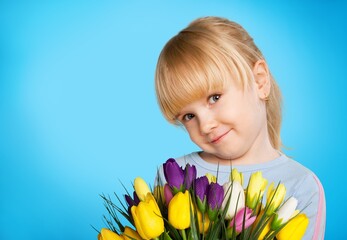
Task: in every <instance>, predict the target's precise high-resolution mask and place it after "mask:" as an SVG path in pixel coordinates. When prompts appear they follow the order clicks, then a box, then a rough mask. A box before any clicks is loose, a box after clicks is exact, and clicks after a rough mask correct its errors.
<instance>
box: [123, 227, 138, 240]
mask: <svg viewBox="0 0 347 240" xmlns="http://www.w3.org/2000/svg"><path fill="white" fill-rule="evenodd" d="M123 238H124V240H142V238H141V237H140V235H139V234H138V233H137V232H136V231H135V230H133V229H131V228H130V227H125V229H124V232H123Z"/></svg>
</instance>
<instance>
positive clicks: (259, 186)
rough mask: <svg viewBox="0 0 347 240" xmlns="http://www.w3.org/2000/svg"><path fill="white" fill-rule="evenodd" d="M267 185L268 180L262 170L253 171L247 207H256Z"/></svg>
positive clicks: (248, 190) (248, 189) (249, 184)
mask: <svg viewBox="0 0 347 240" xmlns="http://www.w3.org/2000/svg"><path fill="white" fill-rule="evenodd" d="M266 185H267V180H266V179H265V178H263V175H262V173H261V172H255V173H252V175H251V177H250V179H249V183H248V188H247V207H249V208H252V209H253V210H254V209H255V207H256V206H257V205H258V203H259V201H260V199H261V198H262V196H263V194H264V191H265V188H266Z"/></svg>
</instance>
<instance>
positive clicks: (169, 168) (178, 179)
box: [163, 158, 184, 193]
mask: <svg viewBox="0 0 347 240" xmlns="http://www.w3.org/2000/svg"><path fill="white" fill-rule="evenodd" d="M163 170H164V176H165V179H166V182H167V183H168V184H169V185H170V187H171V188H172V189H173V190H174V192H175V193H176V192H178V191H182V190H183V184H184V171H183V169H182V168H181V167H180V166H179V165H178V164H177V162H176V160H175V159H173V158H170V159H168V160H167V161H166V163H164V164H163Z"/></svg>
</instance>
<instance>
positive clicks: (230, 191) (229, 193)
mask: <svg viewBox="0 0 347 240" xmlns="http://www.w3.org/2000/svg"><path fill="white" fill-rule="evenodd" d="M223 189H224V199H223V203H222V209H223V210H224V209H225V208H227V210H226V211H227V212H226V215H225V219H228V220H230V219H232V218H233V217H234V215H235V214H236V213H237V212H239V211H240V210H241V209H242V208H244V207H245V192H244V190H243V188H242V186H241V184H240V183H239V182H238V181H234V182H227V183H225V184H224V185H223ZM227 204H228V206H227Z"/></svg>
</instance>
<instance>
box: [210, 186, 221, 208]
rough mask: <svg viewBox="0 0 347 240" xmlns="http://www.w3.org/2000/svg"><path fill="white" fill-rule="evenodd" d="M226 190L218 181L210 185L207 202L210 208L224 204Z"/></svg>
mask: <svg viewBox="0 0 347 240" xmlns="http://www.w3.org/2000/svg"><path fill="white" fill-rule="evenodd" d="M223 198H224V190H223V187H222V186H221V185H219V184H218V183H214V182H212V183H211V184H210V185H209V186H208V193H207V203H208V206H209V208H210V209H212V210H215V209H216V208H220V207H221V206H222V202H223Z"/></svg>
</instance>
